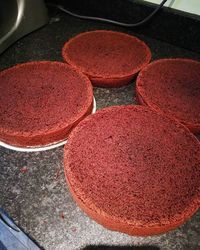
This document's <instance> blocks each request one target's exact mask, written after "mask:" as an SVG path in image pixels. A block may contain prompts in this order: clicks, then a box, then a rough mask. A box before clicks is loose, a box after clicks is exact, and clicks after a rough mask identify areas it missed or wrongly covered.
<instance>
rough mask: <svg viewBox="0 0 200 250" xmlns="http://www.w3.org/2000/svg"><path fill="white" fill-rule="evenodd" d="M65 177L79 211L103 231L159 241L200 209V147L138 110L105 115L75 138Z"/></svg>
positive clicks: (174, 126)
mask: <svg viewBox="0 0 200 250" xmlns="http://www.w3.org/2000/svg"><path fill="white" fill-rule="evenodd" d="M64 164H65V176H66V180H67V183H68V185H69V189H70V191H71V193H72V196H73V198H74V199H75V200H76V202H77V204H78V205H79V206H80V207H81V208H82V209H83V211H85V213H86V214H88V215H89V216H90V217H91V218H93V219H94V220H96V221H97V222H98V223H100V224H102V225H103V226H105V227H107V228H109V229H111V230H117V231H120V232H124V233H127V234H130V235H153V234H160V233H164V232H167V231H169V230H172V229H174V228H176V227H178V226H180V225H181V224H183V223H184V222H185V221H187V220H188V219H189V218H190V217H191V216H192V215H193V214H194V213H195V212H196V211H197V210H198V208H199V205H200V181H199V180H200V143H199V141H198V140H197V139H196V137H195V136H194V135H193V134H191V133H190V132H189V130H188V129H187V128H186V127H185V126H183V125H182V124H180V123H178V122H177V121H175V120H172V119H169V118H167V117H165V116H162V115H159V114H157V113H156V112H154V111H152V110H150V109H149V108H147V107H144V106H139V105H135V106H134V105H129V106H116V107H110V108H105V109H103V110H100V111H98V112H97V113H96V114H94V115H92V116H89V117H87V118H86V119H85V120H84V121H81V123H79V125H78V126H77V127H76V128H75V129H74V130H73V131H72V133H71V134H70V136H69V140H68V144H67V145H65V152H64Z"/></svg>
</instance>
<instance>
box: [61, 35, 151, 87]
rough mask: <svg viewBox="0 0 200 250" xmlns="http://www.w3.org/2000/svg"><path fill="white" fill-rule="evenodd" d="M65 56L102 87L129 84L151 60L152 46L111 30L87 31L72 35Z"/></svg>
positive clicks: (64, 51)
mask: <svg viewBox="0 0 200 250" xmlns="http://www.w3.org/2000/svg"><path fill="white" fill-rule="evenodd" d="M62 56H63V59H64V61H66V62H67V63H69V64H70V65H72V66H74V67H76V68H78V69H80V70H81V71H82V72H83V73H84V74H86V75H87V76H88V77H89V78H90V80H91V81H92V83H93V85H94V86H100V87H120V86H123V85H126V84H128V83H130V81H131V80H132V79H133V78H134V76H135V75H136V73H138V72H139V71H140V70H141V69H142V68H143V67H144V66H145V65H146V64H148V63H149V61H150V60H151V52H150V49H149V48H148V46H147V45H146V44H145V43H144V42H143V41H141V40H139V39H138V38H136V37H134V36H131V35H128V34H126V33H121V32H115V31H109V30H95V31H89V32H84V33H81V34H79V35H77V36H75V37H73V38H71V39H70V40H69V41H68V42H66V43H65V45H64V47H63V49H62Z"/></svg>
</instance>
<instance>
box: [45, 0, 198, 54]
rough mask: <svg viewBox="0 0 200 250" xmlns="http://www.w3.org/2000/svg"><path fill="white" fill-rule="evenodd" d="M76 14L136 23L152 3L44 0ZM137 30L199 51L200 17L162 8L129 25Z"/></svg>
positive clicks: (148, 11)
mask: <svg viewBox="0 0 200 250" xmlns="http://www.w3.org/2000/svg"><path fill="white" fill-rule="evenodd" d="M47 2H53V3H58V4H60V5H63V6H65V7H66V8H68V9H70V10H72V11H75V12H77V13H79V14H84V15H92V16H99V17H105V18H109V19H114V20H117V21H122V22H127V23H135V22H138V21H141V20H142V19H144V18H145V17H146V16H148V15H149V14H150V13H151V12H152V11H153V10H154V9H155V6H156V5H155V4H151V3H148V2H141V1H138V0H67V1H66V0H47ZM129 29H130V30H131V29H132V30H134V31H135V32H137V33H140V34H144V35H147V36H149V37H152V38H155V39H159V40H162V41H165V42H168V43H171V44H174V45H177V46H180V47H183V48H186V49H190V50H193V51H196V52H198V53H199V52H200V32H199V31H200V16H198V15H194V14H189V13H186V12H182V11H178V10H174V9H172V8H167V7H164V8H163V9H162V10H161V11H160V12H159V13H158V14H157V15H156V16H155V17H154V18H153V19H152V20H151V21H150V22H149V23H148V24H146V25H143V26H141V27H137V28H129Z"/></svg>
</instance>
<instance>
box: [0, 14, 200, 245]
mask: <svg viewBox="0 0 200 250" xmlns="http://www.w3.org/2000/svg"><path fill="white" fill-rule="evenodd" d="M95 29H112V30H119V31H123V32H127V33H129V34H133V35H136V36H138V37H139V38H141V39H142V40H144V41H145V42H146V43H147V44H148V46H149V47H150V49H151V51H152V57H153V60H154V59H157V58H163V57H188V58H194V59H200V55H199V54H196V53H194V52H191V51H188V50H185V49H182V48H179V47H175V46H172V45H170V44H167V43H164V42H161V41H158V40H154V39H151V38H149V37H145V36H143V35H137V30H135V31H134V30H130V29H129V30H127V29H124V28H120V27H117V26H111V25H107V24H103V23H97V22H92V21H83V20H79V19H75V18H73V17H70V16H68V15H65V14H62V13H59V12H55V13H53V15H52V17H51V19H50V22H49V24H48V25H46V26H45V27H43V28H41V29H40V30H37V31H35V32H33V33H32V34H29V35H28V36H26V37H24V38H22V39H21V40H19V41H18V42H17V43H15V44H14V45H13V46H12V47H10V48H9V49H8V50H7V51H5V52H4V53H3V54H2V55H0V69H4V68H6V67H9V66H12V65H15V64H17V63H21V62H26V61H32V60H58V61H62V58H61V48H62V46H63V44H64V42H65V41H67V40H68V39H69V38H70V37H72V36H75V35H76V34H78V33H80V32H83V31H88V30H95ZM134 88H135V83H134V82H132V83H131V84H130V85H128V86H125V87H121V88H116V89H108V88H95V89H94V95H95V98H96V101H97V109H101V108H103V107H106V106H112V105H123V104H130V103H133V102H134ZM0 190H1V196H0V206H1V207H3V208H4V209H5V210H6V211H7V212H8V213H9V214H10V215H11V216H12V217H13V219H14V220H15V221H16V223H17V224H18V225H20V227H22V228H23V229H24V230H25V232H27V233H28V234H30V235H31V236H32V237H33V238H34V239H35V240H36V242H38V243H39V245H40V246H41V247H43V248H44V249H48V250H58V249H60V250H65V249H66V250H75V249H118V248H114V247H113V248H112V247H111V246H126V247H124V248H119V249H155V250H156V249H161V250H167V249H170V250H173V249H176V250H179V249H180V250H182V249H184V250H186V249H188V250H197V249H200V211H199V212H197V213H196V214H195V215H194V216H193V217H192V218H191V219H190V220H189V221H188V222H187V223H185V224H184V225H183V226H182V227H180V228H178V229H176V230H174V231H171V232H169V233H166V234H163V235H159V236H153V237H131V236H128V235H125V234H122V233H118V232H113V231H109V230H106V229H105V228H103V227H102V226H100V225H98V224H97V223H96V222H94V221H92V220H91V219H90V218H88V217H87V216H86V215H85V214H84V213H83V212H82V211H81V210H80V209H79V208H78V207H77V206H76V204H75V202H74V201H73V199H72V197H71V195H70V193H69V191H68V187H67V185H66V183H65V177H64V172H63V147H59V148H57V149H53V150H49V151H46V152H34V153H20V152H15V151H11V150H7V149H4V148H2V147H1V148H0ZM95 245H98V247H96V248H95V247H94V246H95ZM106 246H110V247H106ZM128 246H129V247H130V246H132V247H130V248H129V247H128ZM133 246H134V247H133ZM139 246H140V247H139Z"/></svg>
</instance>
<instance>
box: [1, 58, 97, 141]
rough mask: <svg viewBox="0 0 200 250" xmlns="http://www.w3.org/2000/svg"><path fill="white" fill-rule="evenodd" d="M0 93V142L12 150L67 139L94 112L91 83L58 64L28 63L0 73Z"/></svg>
mask: <svg viewBox="0 0 200 250" xmlns="http://www.w3.org/2000/svg"><path fill="white" fill-rule="evenodd" d="M0 93H1V95H0V140H1V141H3V142H6V143H8V144H11V145H15V146H40V145H46V144H51V143H54V142H57V141H61V140H63V139H66V137H67V136H68V134H69V132H70V131H71V130H72V128H73V127H74V126H75V125H77V123H78V122H79V121H80V120H81V119H83V118H84V117H85V116H87V115H88V114H90V113H91V112H92V108H93V90H92V85H91V82H90V80H89V79H88V78H87V77H86V76H85V75H83V74H82V73H81V72H79V71H77V70H76V69H74V68H72V67H71V66H69V65H67V64H66V63H61V62H50V61H39V62H28V63H24V64H19V65H17V66H14V67H11V68H9V69H6V70H4V71H1V72H0Z"/></svg>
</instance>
